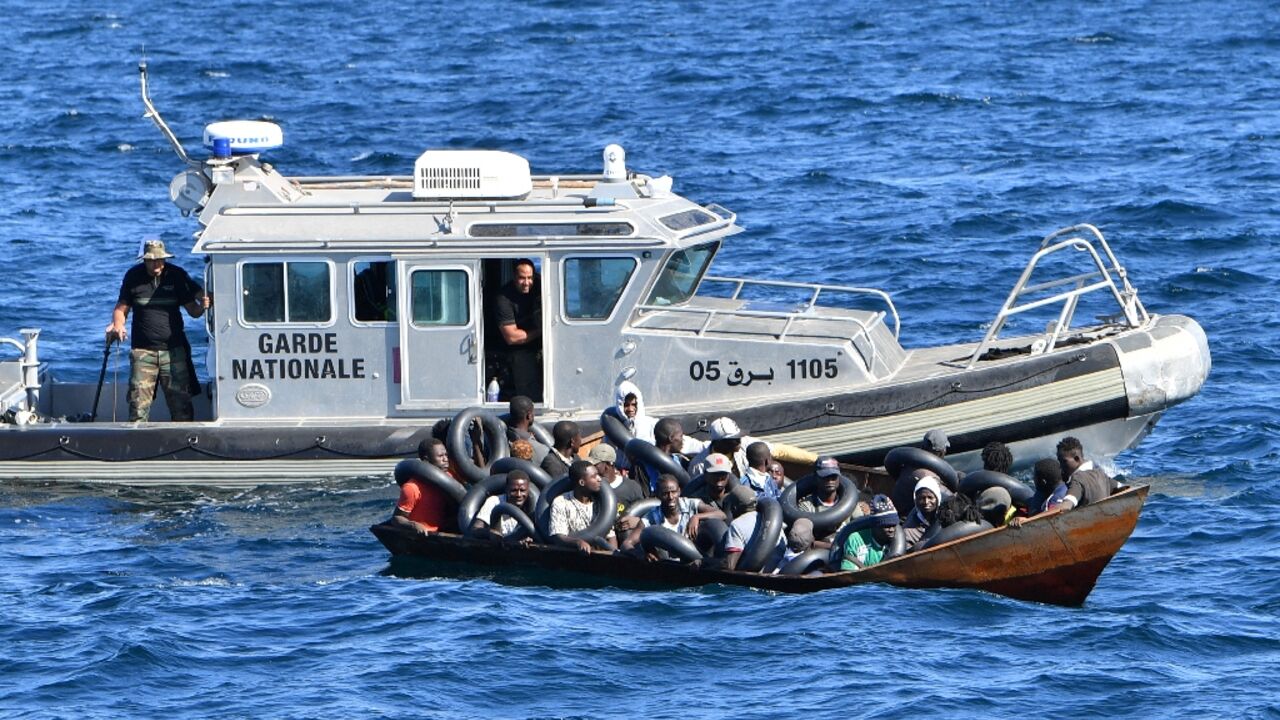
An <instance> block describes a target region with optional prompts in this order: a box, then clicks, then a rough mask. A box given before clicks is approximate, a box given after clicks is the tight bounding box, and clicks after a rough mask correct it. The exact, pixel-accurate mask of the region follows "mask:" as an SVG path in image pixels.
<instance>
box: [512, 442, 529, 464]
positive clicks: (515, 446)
mask: <svg viewBox="0 0 1280 720" xmlns="http://www.w3.org/2000/svg"><path fill="white" fill-rule="evenodd" d="M511 457H513V458H519V459H521V460H527V461H529V462H533V445H531V444H530V443H529V441H528V440H520V439H516V440H512V441H511Z"/></svg>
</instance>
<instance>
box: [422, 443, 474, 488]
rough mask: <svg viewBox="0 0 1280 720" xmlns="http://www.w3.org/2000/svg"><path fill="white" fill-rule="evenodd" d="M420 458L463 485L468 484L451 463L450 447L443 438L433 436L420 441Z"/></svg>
mask: <svg viewBox="0 0 1280 720" xmlns="http://www.w3.org/2000/svg"><path fill="white" fill-rule="evenodd" d="M418 459H419V460H421V461H423V462H425V463H427V464H428V465H435V466H436V467H438V468H440V469H441V470H443V471H444V472H445V474H446V475H448V476H449V477H451V478H453V479H454V480H457V481H458V482H460V483H462V484H463V485H466V484H467V481H466V480H464V479H463V478H461V477H459V473H457V472H456V471H455V470H454V469H453V468H452V467H451V466H450V465H449V448H448V447H446V446H445V444H444V441H443V440H441V439H439V438H434V437H431V438H427V439H426V440H423V441H422V442H420V443H418Z"/></svg>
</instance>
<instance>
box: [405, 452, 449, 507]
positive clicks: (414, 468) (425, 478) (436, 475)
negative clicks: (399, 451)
mask: <svg viewBox="0 0 1280 720" xmlns="http://www.w3.org/2000/svg"><path fill="white" fill-rule="evenodd" d="M395 477H396V484H397V485H403V484H405V483H406V482H409V480H410V479H411V478H416V479H418V480H421V481H422V482H425V483H429V484H430V485H432V486H434V487H436V488H439V489H440V490H441V491H443V492H444V494H445V495H448V496H449V499H450V500H452V501H453V502H455V503H460V502H462V499H463V498H464V497H466V494H467V489H466V488H464V487H462V483H460V482H458V481H457V480H454V479H453V478H451V477H449V476H448V475H446V474H445V472H444V471H443V470H441V469H440V468H438V467H436V466H435V465H432V464H430V463H427V462H423V461H422V460H419V459H417V458H408V459H405V460H401V461H400V462H398V463H396V470H395Z"/></svg>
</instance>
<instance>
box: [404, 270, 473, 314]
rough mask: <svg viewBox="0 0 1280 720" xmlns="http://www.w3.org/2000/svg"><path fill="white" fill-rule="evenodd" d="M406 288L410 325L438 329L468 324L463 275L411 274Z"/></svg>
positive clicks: (445, 272)
mask: <svg viewBox="0 0 1280 720" xmlns="http://www.w3.org/2000/svg"><path fill="white" fill-rule="evenodd" d="M409 284H410V289H409V292H410V296H409V297H410V299H411V300H412V309H413V324H414V325H428V326H437V327H439V326H447V325H467V324H468V323H470V322H471V294H470V293H469V292H468V288H467V273H466V271H464V270H415V271H414V272H413V274H412V275H411V276H410V280H409Z"/></svg>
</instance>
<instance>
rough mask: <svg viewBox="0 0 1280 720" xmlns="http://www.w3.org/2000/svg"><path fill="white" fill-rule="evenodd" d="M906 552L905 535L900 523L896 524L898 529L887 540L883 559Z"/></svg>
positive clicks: (892, 557) (889, 558) (890, 558)
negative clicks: (891, 537) (890, 538)
mask: <svg viewBox="0 0 1280 720" xmlns="http://www.w3.org/2000/svg"><path fill="white" fill-rule="evenodd" d="M906 553H907V535H906V533H904V532H903V531H902V525H901V524H899V525H898V530H897V532H895V533H894V534H893V539H892V540H890V541H889V547H887V548H885V550H884V558H883V559H884V560H892V559H894V558H896V557H900V556H902V555H905V554H906Z"/></svg>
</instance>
